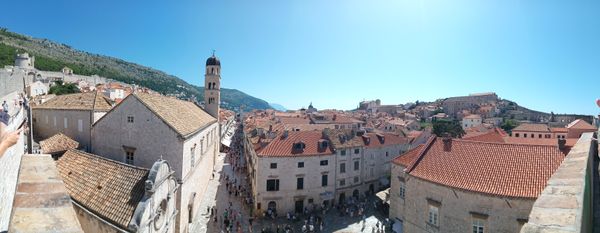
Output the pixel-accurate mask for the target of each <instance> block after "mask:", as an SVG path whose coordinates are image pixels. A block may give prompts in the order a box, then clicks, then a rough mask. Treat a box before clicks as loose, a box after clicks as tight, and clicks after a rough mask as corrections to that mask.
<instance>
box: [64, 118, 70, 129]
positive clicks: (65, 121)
mask: <svg viewBox="0 0 600 233" xmlns="http://www.w3.org/2000/svg"><path fill="white" fill-rule="evenodd" d="M64 125H65V129H66V128H68V126H69V125H68V124H67V118H66V117H65V118H64Z"/></svg>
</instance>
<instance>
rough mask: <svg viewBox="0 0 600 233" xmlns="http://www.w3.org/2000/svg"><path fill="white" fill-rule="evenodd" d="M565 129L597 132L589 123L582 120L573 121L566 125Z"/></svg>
mask: <svg viewBox="0 0 600 233" xmlns="http://www.w3.org/2000/svg"><path fill="white" fill-rule="evenodd" d="M567 128H569V129H588V130H597V128H596V127H594V126H593V125H590V123H587V122H586V121H584V120H582V119H577V120H574V121H573V122H571V123H569V124H568V125H567Z"/></svg>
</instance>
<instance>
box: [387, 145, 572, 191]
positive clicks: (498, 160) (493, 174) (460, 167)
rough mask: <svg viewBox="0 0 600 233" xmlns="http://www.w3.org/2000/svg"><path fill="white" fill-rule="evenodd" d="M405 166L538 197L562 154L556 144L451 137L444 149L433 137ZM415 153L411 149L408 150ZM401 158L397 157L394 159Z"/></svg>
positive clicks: (454, 183)
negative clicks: (450, 143) (531, 143)
mask: <svg viewBox="0 0 600 233" xmlns="http://www.w3.org/2000/svg"><path fill="white" fill-rule="evenodd" d="M419 151H420V153H419V155H418V156H414V155H412V154H410V155H412V156H413V157H415V158H414V159H413V161H412V164H410V165H409V166H408V168H407V169H406V170H405V171H406V172H408V173H409V174H410V175H412V176H415V177H418V178H421V179H424V180H428V181H431V182H434V183H438V184H441V185H446V186H449V187H454V188H459V189H463V190H468V191H474V192H479V193H485V194H491V195H499V196H506V197H521V198H537V197H538V195H539V194H540V193H541V192H542V190H543V189H544V188H545V187H546V182H547V181H548V179H549V178H550V176H552V174H553V173H554V171H555V170H556V169H557V168H558V166H560V164H561V162H562V160H563V159H564V157H565V154H564V153H563V152H561V151H560V150H558V148H557V147H556V146H543V145H518V144H507V143H489V142H477V141H467V140H457V139H453V140H452V146H451V150H450V152H446V151H444V142H443V140H442V139H441V138H434V137H432V138H431V139H430V140H429V141H428V142H427V143H426V144H425V147H424V148H423V149H421V150H419ZM411 153H414V152H411ZM397 162H400V161H397Z"/></svg>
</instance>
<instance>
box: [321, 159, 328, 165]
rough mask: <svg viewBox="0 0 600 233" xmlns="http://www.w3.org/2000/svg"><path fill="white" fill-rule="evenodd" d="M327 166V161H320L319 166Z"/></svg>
mask: <svg viewBox="0 0 600 233" xmlns="http://www.w3.org/2000/svg"><path fill="white" fill-rule="evenodd" d="M327 165H329V160H321V166H327Z"/></svg>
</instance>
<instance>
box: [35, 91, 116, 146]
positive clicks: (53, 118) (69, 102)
mask: <svg viewBox="0 0 600 233" xmlns="http://www.w3.org/2000/svg"><path fill="white" fill-rule="evenodd" d="M111 108H112V106H111V104H110V102H109V100H108V99H106V98H105V97H104V96H102V94H99V93H96V92H89V93H77V94H68V95H59V96H56V97H54V98H52V99H50V100H48V101H46V102H44V103H42V104H37V105H33V104H32V117H33V132H34V137H35V138H36V139H37V140H43V139H46V138H49V137H50V136H53V135H55V134H58V133H62V134H64V135H66V136H67V137H70V138H72V139H74V140H75V141H77V142H79V144H80V146H81V148H82V149H84V150H86V151H89V150H90V148H91V146H92V139H91V132H92V124H94V122H96V121H97V120H98V119H100V118H101V117H102V116H104V114H106V113H107V112H108V111H109V110H110V109H111Z"/></svg>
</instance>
